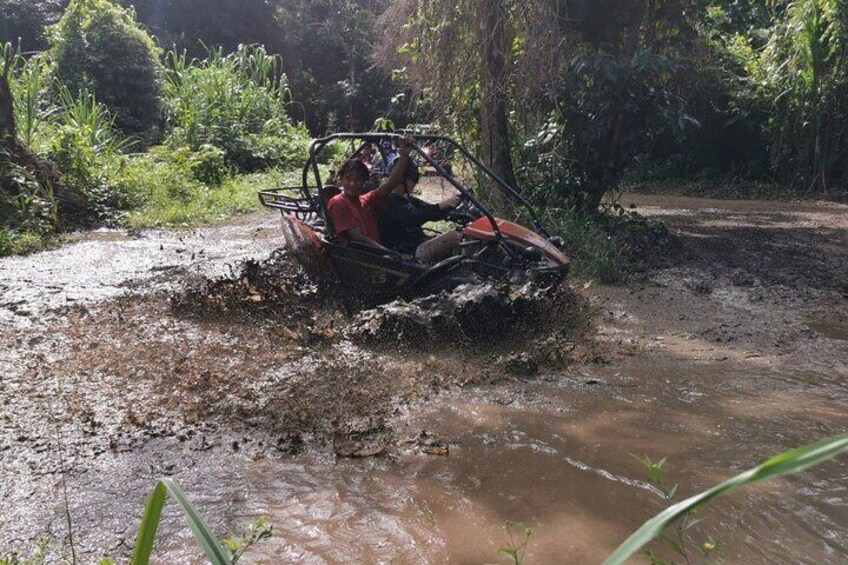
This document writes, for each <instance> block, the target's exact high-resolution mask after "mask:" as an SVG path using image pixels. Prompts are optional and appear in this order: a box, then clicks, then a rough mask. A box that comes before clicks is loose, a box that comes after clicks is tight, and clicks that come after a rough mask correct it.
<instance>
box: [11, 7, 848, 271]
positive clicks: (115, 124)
mask: <svg viewBox="0 0 848 565" xmlns="http://www.w3.org/2000/svg"><path fill="white" fill-rule="evenodd" d="M129 4H130V3H129V2H125V1H119V2H109V1H107V0H73V1H71V2H70V3H68V4H66V3H64V2H58V1H50V0H43V1H38V2H19V1H18V0H0V7H2V8H3V10H2V14H3V15H2V17H0V41H6V42H7V46H6V48H5V50H6V51H5V54H6V56H5V58H4V69H3V70H4V73H3V74H4V76H6V77H7V80H8V82H9V86H10V89H11V96H12V98H11V99H14V117H15V123H14V124H12V125H14V126H16V127H15V129H14V131H11V130H9V125H10V124H8V123H6V122H8V120H4V125H3V138H4V139H5V140H6V141H5V142H4V145H3V147H4V149H3V151H4V155H5V157H0V164H2V177H3V183H2V185H3V192H2V195H3V202H2V203H0V206H2V212H3V220H2V226H0V253H20V252H26V251H30V250H35V249H39V248H41V247H42V246H43V245H44V244H45V242H48V241H50V240H51V238H52V236H53V234H55V233H57V232H61V231H63V230H65V229H68V228H69V227H74V226H80V225H91V224H92V223H98V222H99V223H103V222H106V223H113V224H115V223H119V224H128V225H131V226H134V227H143V226H148V225H156V224H163V225H164V224H178V225H179V224H185V223H194V222H201V221H209V220H213V219H216V218H219V217H222V216H225V215H227V214H231V213H233V212H239V211H244V210H246V209H252V208H253V206H254V205H253V204H252V198H251V197H250V196H249V195H248V194H243V193H242V191H246V192H250V190H249V189H250V187H251V185H252V184H254V182H253V181H256V182H261V181H263V180H270V179H276V178H279V176H280V175H281V174H282V173H281V172H273V171H277V170H278V171H283V170H289V169H291V168H292V167H291V165H293V164H295V163H297V162H298V161H299V160H300V158H301V157H302V156H303V151H304V146H305V145H306V143H307V139H308V137H309V136H310V135H312V136H316V135H320V134H323V133H325V132H327V131H329V130H332V131H339V130H344V129H355V130H363V129H368V128H369V127H370V124H372V123H392V124H395V125H397V126H398V127H401V126H403V125H404V124H407V123H410V122H418V123H422V122H426V123H433V124H436V125H437V126H438V127H439V128H440V129H441V130H442V131H445V132H447V133H450V134H452V135H455V136H457V137H459V138H460V139H461V140H462V141H464V142H465V143H466V144H468V145H470V146H471V147H472V148H473V149H475V150H476V151H478V152H479V153H480V154H481V155H482V156H483V158H484V160H485V161H487V162H488V163H490V165H491V166H492V167H493V168H494V170H495V171H496V172H498V173H499V174H501V175H502V176H503V177H504V178H506V179H508V180H512V181H515V182H516V184H517V185H518V186H519V187H521V189H522V190H523V191H524V192H525V194H526V195H527V196H528V197H530V198H531V199H532V200H533V201H534V203H536V204H537V205H539V206H540V207H543V208H545V209H547V210H552V211H555V212H554V213H552V214H551V217H550V221H551V223H552V224H553V225H554V226H556V227H557V228H558V230H559V231H560V232H561V235H563V236H564V238H565V239H566V240H567V241H568V242H569V252H570V253H571V254H572V255H573V256H575V257H576V262H575V263H576V270H577V271H578V272H580V273H584V274H586V275H587V276H591V277H597V278H600V279H601V280H605V281H609V280H615V279H618V278H621V277H622V276H624V275H625V274H626V272H627V270H628V264H629V263H630V262H632V260H633V255H634V250H635V249H636V248H639V247H640V246H641V247H644V246H642V245H641V244H635V245H634V243H633V242H634V240H640V239H644V238H645V234H660V235H661V233H660V232H661V231H662V230H661V228H658V227H657V226H649V225H646V223H645V222H644V221H642V220H641V219H639V218H638V217H635V216H633V215H632V214H629V213H627V214H622V213H621V210H620V209H618V208H615V207H613V208H612V209H610V208H608V205H607V202H608V201H607V199H606V196H607V195H608V194H609V193H610V192H615V191H616V190H618V189H620V188H621V187H623V186H629V187H633V186H636V187H645V188H646V189H649V190H653V191H667V190H671V191H679V190H683V191H685V192H687V193H693V192H694V193H696V194H711V195H717V196H730V197H739V196H756V197H784V198H785V197H798V196H801V197H828V198H841V197H844V196H845V194H846V188H845V187H846V181H848V177H846V170H845V166H844V163H845V159H844V156H845V153H846V151H848V135H846V134H848V122H846V118H845V116H848V112H846V108H845V104H846V103H847V102H846V100H848V98H846V97H845V96H844V95H843V94H844V92H845V89H846V85H848V82H846V81H848V79H846V77H848V73H845V72H844V70H845V69H844V65H845V61H846V49H848V35H846V33H848V32H846V30H848V26H846V24H847V23H848V20H846V16H845V11H844V10H842V9H841V8H840V6H841V4H840V3H839V2H837V1H836V0H816V1H814V2H784V1H779V2H766V1H764V0H745V1H744V2H741V3H740V2H736V3H727V2H723V1H718V0H715V1H710V2H706V3H704V2H682V3H680V2H675V3H671V2H659V3H657V2H652V1H651V2H648V1H643V0H638V1H637V2H635V3H633V6H632V9H628V10H627V11H626V13H625V12H622V11H620V10H615V9H614V4H615V3H610V2H580V1H572V0H562V1H557V2H547V1H546V2H525V3H516V2H512V1H511V0H499V1H498V2H492V3H487V4H486V5H485V6H478V4H477V3H474V2H468V1H465V0H463V1H460V2H447V3H446V2H444V1H443V0H437V1H434V2H418V1H417V0H404V1H402V2H392V3H388V2H385V1H382V0H319V1H317V2H315V1H313V2H307V1H305V0H277V1H276V2H270V3H269V2H262V1H259V0H249V1H246V2H244V3H242V5H240V8H239V9H238V10H236V11H234V10H233V8H232V6H231V5H230V4H229V3H227V2H223V1H221V0H215V1H212V2H199V0H183V1H181V2H164V3H162V2H153V1H149V0H142V1H139V2H132V5H133V7H132V8H128V7H127V6H129ZM610 14H614V15H613V16H612V17H611V16H610ZM222 22H226V25H223V24H222ZM385 30H391V33H383V31H385ZM468 53H472V54H473V55H472V56H468ZM10 133H13V134H14V135H12V136H11V137H10ZM10 139H14V140H15V143H14V144H10V141H9V140H10ZM22 151H26V152H29V153H28V154H29V156H30V157H31V158H29V157H28V158H25V159H22V158H20V154H21V152H22ZM9 153H15V154H16V155H17V156H16V157H15V158H11V157H10V156H9ZM34 159H35V160H34ZM36 162H38V163H41V164H42V165H43V166H41V167H39V166H38V165H37V164H36ZM266 171H267V173H266ZM260 173H261V174H268V175H270V179H269V177H244V176H243V175H250V174H260ZM68 207H69V209H68V210H66V209H65V208H68ZM637 260H638V257H637Z"/></svg>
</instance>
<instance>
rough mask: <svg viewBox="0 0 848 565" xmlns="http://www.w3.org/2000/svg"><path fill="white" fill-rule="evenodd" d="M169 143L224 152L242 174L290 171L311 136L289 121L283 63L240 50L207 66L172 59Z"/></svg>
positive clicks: (258, 50) (216, 54)
mask: <svg viewBox="0 0 848 565" xmlns="http://www.w3.org/2000/svg"><path fill="white" fill-rule="evenodd" d="M165 76H166V83H165V84H166V86H165V93H166V126H167V128H168V133H167V137H166V143H167V144H168V145H170V146H171V147H182V146H185V147H189V148H190V149H191V150H193V151H199V150H201V148H202V147H203V146H205V145H210V146H214V147H217V148H219V149H220V150H222V151H223V153H224V155H225V157H226V161H227V162H228V163H229V164H231V165H232V166H234V167H235V168H236V169H238V170H240V171H248V172H250V171H257V170H261V169H264V168H267V167H273V166H280V165H288V164H291V163H292V162H294V161H297V160H299V159H302V158H303V157H305V147H306V143H307V134H306V132H305V130H304V129H303V128H301V127H296V126H294V125H293V124H292V123H291V120H290V119H289V118H288V115H287V110H288V104H289V91H288V87H287V83H286V77H285V75H281V74H280V73H279V59H278V58H277V57H273V56H270V55H268V54H266V52H265V49H264V48H262V47H258V46H247V47H246V46H240V47H239V49H238V51H236V52H235V53H232V54H230V55H227V56H223V55H222V52H221V50H220V49H218V50H210V51H209V55H208V58H207V59H206V60H204V61H197V60H194V61H189V60H188V59H187V58H186V56H185V55H177V54H175V53H169V54H168V56H167V73H166V75H165Z"/></svg>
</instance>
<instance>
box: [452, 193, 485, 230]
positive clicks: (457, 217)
mask: <svg viewBox="0 0 848 565" xmlns="http://www.w3.org/2000/svg"><path fill="white" fill-rule="evenodd" d="M482 215H483V214H482V213H480V211H479V210H477V209H476V208H475V207H474V205H473V204H472V203H471V201H470V200H468V198H466V197H465V196H462V197H461V199H460V203H459V206H457V207H456V208H454V209H453V210H451V211H450V212H448V214H447V216H445V218H446V219H447V220H449V221H451V222H455V223H457V224H460V225H463V226H464V225H466V224H470V223H471V222H473V221H474V220H476V219H477V218H479V217H480V216H482Z"/></svg>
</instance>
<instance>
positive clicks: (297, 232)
mask: <svg viewBox="0 0 848 565" xmlns="http://www.w3.org/2000/svg"><path fill="white" fill-rule="evenodd" d="M404 137H407V138H410V137H411V138H412V141H413V143H412V147H411V151H412V153H411V155H413V156H415V158H416V159H417V160H418V161H419V162H421V163H426V164H427V165H429V166H431V167H433V169H434V170H435V171H436V172H437V173H438V175H439V176H440V177H442V178H443V179H444V180H446V181H447V182H448V183H450V184H451V185H452V186H453V187H454V189H456V190H457V192H459V193H460V195H461V197H462V201H463V205H462V206H461V207H465V210H466V214H464V215H463V214H458V215H457V216H454V217H453V219H454V221H455V222H456V223H457V224H459V225H460V226H462V229H463V238H464V239H466V240H468V241H466V242H465V243H468V244H470V245H475V246H476V248H477V249H478V251H477V252H476V253H475V254H474V255H473V256H472V257H470V258H469V257H467V256H464V255H458V256H453V257H450V258H448V259H446V260H444V261H442V262H440V263H438V264H436V265H424V264H422V263H419V262H417V261H402V260H401V259H400V257H399V256H387V255H386V253H385V252H381V251H379V250H376V249H375V248H371V247H368V246H362V245H358V244H356V242H351V243H349V244H348V245H346V246H342V245H340V244H339V243H338V240H337V234H336V233H335V230H334V228H333V225H332V220H331V218H330V216H329V213H328V210H327V202H328V201H329V199H330V198H332V197H333V196H335V195H336V194H338V193H339V192H340V188H339V187H337V186H335V185H332V184H325V183H324V182H323V181H322V179H321V171H320V168H319V156H320V155H321V153H322V151H323V150H324V149H325V148H326V147H327V145H329V144H330V143H332V142H336V141H342V142H347V141H349V142H350V143H351V145H352V146H355V144H356V142H358V143H359V145H358V146H356V148H355V149H354V150H353V151H352V154H351V155H349V157H356V156H358V155H359V154H360V153H361V152H362V151H363V149H364V148H365V147H366V146H368V145H369V144H376V145H377V147H380V143H381V142H385V141H389V142H390V143H394V144H398V142H400V141H401V139H403V138H404ZM432 143H438V144H442V145H444V146H446V147H449V148H450V150H452V151H455V152H456V154H457V155H461V156H462V157H464V158H465V159H467V161H468V162H469V163H470V164H471V165H473V166H474V167H476V170H477V171H479V172H481V173H483V175H484V177H485V178H484V181H485V180H486V179H488V180H487V181H486V184H487V186H493V187H495V188H496V189H497V190H498V191H499V192H500V193H501V194H502V195H503V196H505V197H506V198H508V199H509V201H510V202H512V203H513V204H514V205H517V206H519V207H521V208H522V209H523V210H524V211H526V212H527V214H528V216H529V218H530V220H531V221H532V224H533V228H534V229H535V233H534V232H532V231H530V230H527V229H526V228H522V227H521V226H519V225H517V224H514V223H512V222H508V221H505V220H503V219H500V218H497V217H496V216H495V215H494V214H493V213H492V212H491V211H490V210H489V209H488V208H487V207H486V206H485V205H484V204H483V203H482V202H480V201H479V200H478V198H477V197H476V195H475V194H474V192H473V191H472V190H469V189H468V188H466V187H465V186H464V185H463V184H462V182H461V181H460V180H459V179H458V178H457V177H456V176H454V175H453V174H451V172H449V171H448V170H446V169H445V168H444V167H443V165H442V164H441V163H439V162H438V161H437V160H435V159H433V158H432V157H431V156H430V155H429V154H427V152H425V151H423V150H422V148H421V145H426V144H432ZM310 175H312V176H313V177H314V180H315V182H314V184H313V185H311V186H310V182H309V181H310V178H309V177H310ZM292 192H300V194H301V196H300V197H297V196H292V195H291V194H292ZM286 193H288V194H286ZM259 198H260V201H261V202H262V204H263V205H265V206H266V207H269V208H275V209H278V210H280V212H281V213H282V215H283V233H284V236H285V237H286V240H287V243H288V244H289V245H290V246H291V247H292V248H294V249H295V254H296V255H297V256H298V258H300V259H301V261H303V262H306V261H305V260H304V259H303V257H302V256H301V255H300V254H298V252H297V250H298V249H300V250H304V249H306V248H309V247H311V248H313V249H314V250H316V251H326V253H324V255H325V256H329V259H330V263H331V264H332V266H333V268H334V269H335V270H336V272H337V274H338V275H339V277H340V278H341V279H342V281H343V282H344V283H348V282H351V281H354V284H355V285H356V286H357V287H363V286H365V287H367V288H365V289H363V290H365V291H367V292H366V293H371V294H373V293H372V292H370V290H371V287H385V288H386V289H387V291H388V292H391V293H400V294H404V293H406V292H407V291H410V289H415V290H414V292H417V291H418V290H419V289H421V288H422V287H424V286H425V285H424V283H425V282H427V283H428V284H429V283H432V282H433V281H434V280H436V279H438V278H439V277H444V276H445V275H446V274H448V273H450V272H455V271H457V270H458V269H457V267H458V266H459V265H460V264H462V265H465V266H468V267H469V268H470V269H471V270H473V271H474V272H475V273H477V274H480V275H483V276H501V277H502V276H508V275H509V274H511V273H513V272H514V271H515V270H517V269H522V270H524V271H530V270H533V271H534V272H535V273H536V274H539V273H543V274H544V275H545V276H548V275H553V276H554V278H561V277H562V276H564V275H565V273H566V272H567V270H568V258H567V257H565V256H564V255H563V254H562V253H561V252H560V251H559V249H558V248H557V247H558V242H557V241H556V238H550V236H549V235H548V232H547V231H546V230H545V229H544V227H543V226H542V223H541V221H540V220H539V217H538V215H537V213H536V211H535V210H534V209H533V207H532V206H531V205H530V203H529V202H528V201H527V200H526V199H525V198H524V197H523V196H522V195H521V194H519V193H518V191H516V190H515V189H514V188H513V187H511V186H510V185H509V184H508V183H506V182H505V181H504V180H503V179H502V178H500V177H499V176H498V175H496V174H495V173H494V172H492V170H491V169H490V168H489V167H487V166H486V165H485V164H483V163H482V162H480V160H479V159H477V158H476V157H475V156H474V155H472V154H471V153H470V152H469V151H468V150H467V149H465V147H463V146H462V145H460V144H459V143H457V142H456V141H455V140H453V139H451V138H450V137H447V136H443V135H430V134H412V135H401V134H399V133H336V134H332V135H329V136H326V137H322V138H319V139H316V140H314V141H313V142H312V144H311V145H310V147H309V157H308V159H307V161H306V163H305V165H304V167H303V170H302V184H301V186H300V187H291V188H278V189H271V190H262V191H259ZM456 218H460V219H456ZM492 247H499V248H502V252H503V253H502V254H501V255H503V256H506V257H509V258H508V259H507V260H505V261H504V260H500V259H498V260H487V259H486V257H484V254H485V253H484V252H485V251H486V250H485V249H482V248H486V249H489V250H490V249H491V248H492ZM489 256H491V253H489V254H487V257H489ZM530 264H533V266H532V267H530V266H529V265H530ZM447 286H449V285H447Z"/></svg>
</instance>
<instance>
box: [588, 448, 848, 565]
mask: <svg viewBox="0 0 848 565" xmlns="http://www.w3.org/2000/svg"><path fill="white" fill-rule="evenodd" d="M845 451H848V434H841V435H838V436H834V437H831V438H828V439H824V440H821V441H818V442H815V443H812V444H809V445H805V446H803V447H799V448H797V449H793V450H791V451H787V452H785V453H781V454H780V455H776V456H775V457H772V458H771V459H768V460H767V461H765V462H764V463H763V464H761V465H760V466H758V467H755V468H753V469H749V470H747V471H745V472H744V473H741V474H739V475H736V476H735V477H733V478H731V479H729V480H727V481H725V482H723V483H721V484H719V485H717V486H715V487H713V488H711V489H709V490H706V491H704V492H702V493H700V494H697V495H695V496H693V497H691V498H687V499H686V500H684V501H682V502H678V503H677V504H674V505H673V506H669V507H668V508H666V509H665V510H663V511H662V512H660V513H659V514H657V515H656V516H654V517H653V518H651V519H650V520H648V521H647V522H645V523H644V524H643V525H642V527H641V528H639V529H638V530H636V531H635V532H634V533H633V534H632V535H631V536H630V537H629V538H627V539H626V540H625V541H624V543H622V544H621V545H620V546H619V547H618V548H617V549H616V550H615V551H614V552H613V553H612V555H610V556H609V557H607V559H606V561H604V565H618V564H619V563H624V562H625V561H626V560H627V559H629V558H630V557H631V556H632V555H633V554H635V553H636V552H637V551H639V549H640V548H641V547H642V546H644V545H645V544H646V543H648V542H650V541H651V540H653V539H655V538H656V537H657V536H659V535H661V534H662V532H663V531H664V530H665V529H666V528H667V527H668V526H669V525H671V524H672V523H673V522H674V521H675V520H677V519H678V518H680V517H681V516H685V515H686V514H688V513H690V512H691V511H693V510H694V509H695V508H697V507H699V506H701V505H702V504H705V503H707V502H709V501H710V500H712V499H713V498H716V497H718V496H721V495H723V494H725V493H726V492H729V491H731V490H733V489H736V488H739V487H741V486H744V485H749V484H753V483H756V482H759V481H764V480H766V479H771V478H775V477H780V476H783V475H788V474H790V473H797V472H799V471H802V470H804V469H807V468H808V467H812V466H814V465H818V464H819V463H822V462H824V461H827V460H828V459H832V458H833V457H836V456H837V455H839V454H841V453H843V452H845Z"/></svg>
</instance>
